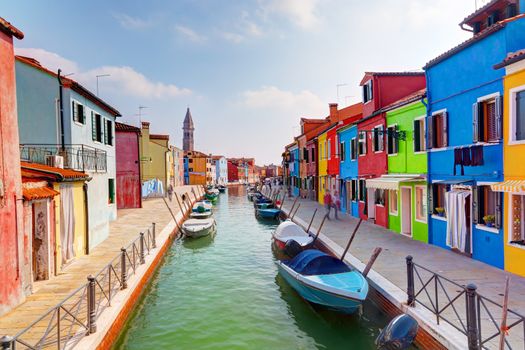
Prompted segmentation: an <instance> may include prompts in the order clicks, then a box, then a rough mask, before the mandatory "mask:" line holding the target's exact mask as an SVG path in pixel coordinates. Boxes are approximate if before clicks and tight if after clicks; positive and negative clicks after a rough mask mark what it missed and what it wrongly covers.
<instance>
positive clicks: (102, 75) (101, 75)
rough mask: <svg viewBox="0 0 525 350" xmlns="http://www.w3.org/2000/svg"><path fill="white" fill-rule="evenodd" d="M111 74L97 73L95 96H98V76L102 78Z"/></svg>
mask: <svg viewBox="0 0 525 350" xmlns="http://www.w3.org/2000/svg"><path fill="white" fill-rule="evenodd" d="M109 76H111V74H99V75H97V76H96V77H97V97H98V78H102V77H109Z"/></svg>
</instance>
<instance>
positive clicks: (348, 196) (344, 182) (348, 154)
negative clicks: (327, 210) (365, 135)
mask: <svg viewBox="0 0 525 350" xmlns="http://www.w3.org/2000/svg"><path fill="white" fill-rule="evenodd" d="M337 133H338V138H339V141H340V149H341V151H340V155H339V157H340V166H339V177H340V179H341V190H340V200H341V211H342V212H344V213H348V214H350V215H352V216H354V217H359V205H358V193H357V191H358V186H357V183H358V174H359V173H358V161H357V126H356V125H355V124H349V125H347V126H345V127H342V128H340V129H339V130H338V131H337Z"/></svg>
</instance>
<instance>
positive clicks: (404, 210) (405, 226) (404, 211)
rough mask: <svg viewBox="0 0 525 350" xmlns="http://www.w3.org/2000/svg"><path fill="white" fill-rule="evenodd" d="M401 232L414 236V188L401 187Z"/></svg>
mask: <svg viewBox="0 0 525 350" xmlns="http://www.w3.org/2000/svg"><path fill="white" fill-rule="evenodd" d="M401 233H403V234H404V235H407V236H410V237H412V188H411V187H401Z"/></svg>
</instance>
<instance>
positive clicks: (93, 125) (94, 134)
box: [91, 111, 97, 141]
mask: <svg viewBox="0 0 525 350" xmlns="http://www.w3.org/2000/svg"><path fill="white" fill-rule="evenodd" d="M91 139H92V140H93V141H97V121H96V118H95V115H94V114H93V111H91Z"/></svg>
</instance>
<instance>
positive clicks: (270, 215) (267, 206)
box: [255, 203, 281, 219]
mask: <svg viewBox="0 0 525 350" xmlns="http://www.w3.org/2000/svg"><path fill="white" fill-rule="evenodd" d="M280 213H281V209H279V208H276V207H275V206H274V205H273V204H272V203H258V204H256V205H255V215H256V216H257V217H259V218H261V219H277V218H278V217H279V214H280Z"/></svg>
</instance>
